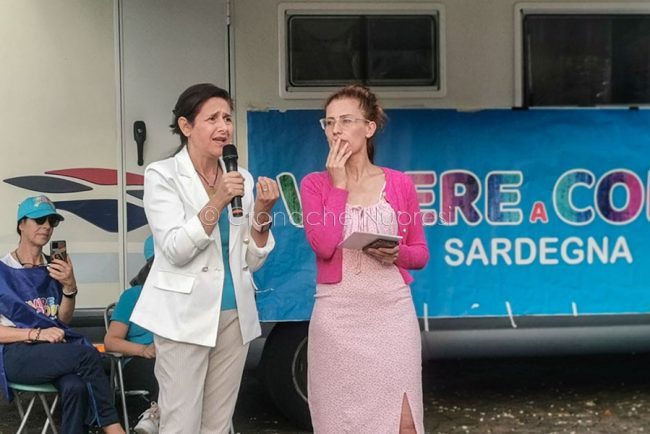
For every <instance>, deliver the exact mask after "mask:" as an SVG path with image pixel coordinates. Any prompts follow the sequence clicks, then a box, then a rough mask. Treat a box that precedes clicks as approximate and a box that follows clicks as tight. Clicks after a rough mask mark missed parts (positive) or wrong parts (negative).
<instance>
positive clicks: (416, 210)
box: [395, 178, 429, 270]
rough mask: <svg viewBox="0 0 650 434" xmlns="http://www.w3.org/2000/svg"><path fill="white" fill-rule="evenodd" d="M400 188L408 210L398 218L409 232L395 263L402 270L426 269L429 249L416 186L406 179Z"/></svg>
mask: <svg viewBox="0 0 650 434" xmlns="http://www.w3.org/2000/svg"><path fill="white" fill-rule="evenodd" d="M400 187H401V191H400V193H401V194H402V195H404V196H405V197H406V201H405V202H406V207H407V209H406V210H400V212H401V215H400V216H398V218H399V219H400V221H401V222H403V223H405V227H406V228H407V230H406V237H405V238H404V239H402V241H401V243H400V247H399V255H398V257H397V261H396V262H395V263H396V264H397V265H398V266H400V267H402V268H406V269H409V270H418V269H420V268H424V266H425V265H427V262H428V261H429V248H428V247H427V242H426V238H425V237H424V228H423V227H422V214H421V213H420V204H419V203H418V199H417V194H416V192H415V185H413V182H412V181H411V180H410V179H409V178H405V182H404V183H403V184H402V185H401V186H400ZM404 211H406V212H404Z"/></svg>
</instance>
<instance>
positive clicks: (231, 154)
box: [221, 144, 237, 160]
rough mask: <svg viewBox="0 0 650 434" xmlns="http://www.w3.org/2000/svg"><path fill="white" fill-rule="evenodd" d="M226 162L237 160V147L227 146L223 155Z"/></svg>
mask: <svg viewBox="0 0 650 434" xmlns="http://www.w3.org/2000/svg"><path fill="white" fill-rule="evenodd" d="M221 156H222V158H223V159H224V160H228V159H235V160H236V159H237V147H236V146H235V145H232V144H231V145H225V146H224V147H223V153H222V154H221Z"/></svg>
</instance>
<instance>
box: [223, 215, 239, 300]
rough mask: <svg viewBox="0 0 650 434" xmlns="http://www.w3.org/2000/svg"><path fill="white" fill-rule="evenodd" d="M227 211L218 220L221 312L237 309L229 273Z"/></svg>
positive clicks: (228, 223) (228, 221)
mask: <svg viewBox="0 0 650 434" xmlns="http://www.w3.org/2000/svg"><path fill="white" fill-rule="evenodd" d="M228 217H229V216H228V211H227V210H224V212H223V214H222V215H221V217H220V218H219V233H220V234H221V252H222V255H223V271H224V277H223V296H222V298H221V310H231V309H237V300H235V286H234V285H233V283H232V274H231V273H230V256H229V253H228V248H229V246H228V244H229V242H230V220H229V219H228Z"/></svg>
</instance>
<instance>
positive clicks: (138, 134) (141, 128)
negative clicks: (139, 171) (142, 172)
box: [133, 121, 147, 166]
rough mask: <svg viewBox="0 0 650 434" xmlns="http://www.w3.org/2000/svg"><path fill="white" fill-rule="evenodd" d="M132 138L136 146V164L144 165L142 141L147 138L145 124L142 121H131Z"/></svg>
mask: <svg viewBox="0 0 650 434" xmlns="http://www.w3.org/2000/svg"><path fill="white" fill-rule="evenodd" d="M133 138H134V139H135V143H136V144H137V148H138V166H142V165H144V142H145V140H147V126H146V125H145V124H144V121H135V122H133Z"/></svg>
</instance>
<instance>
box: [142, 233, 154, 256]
mask: <svg viewBox="0 0 650 434" xmlns="http://www.w3.org/2000/svg"><path fill="white" fill-rule="evenodd" d="M144 258H145V259H146V260H147V261H148V260H149V259H151V258H153V235H149V236H148V237H147V239H146V240H144Z"/></svg>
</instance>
